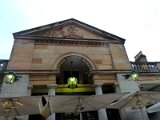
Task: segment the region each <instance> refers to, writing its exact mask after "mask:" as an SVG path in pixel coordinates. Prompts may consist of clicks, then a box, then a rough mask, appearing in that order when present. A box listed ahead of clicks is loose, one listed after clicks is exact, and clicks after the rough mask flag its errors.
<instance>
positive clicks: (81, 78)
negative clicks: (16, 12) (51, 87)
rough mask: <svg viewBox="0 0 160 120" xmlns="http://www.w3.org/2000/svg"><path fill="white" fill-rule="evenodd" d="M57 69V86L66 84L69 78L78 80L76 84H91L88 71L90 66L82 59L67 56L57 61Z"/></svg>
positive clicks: (75, 56) (90, 68)
mask: <svg viewBox="0 0 160 120" xmlns="http://www.w3.org/2000/svg"><path fill="white" fill-rule="evenodd" d="M57 69H58V70H59V72H60V74H59V75H58V76H57V81H56V82H57V84H67V80H68V78H69V77H70V76H74V77H76V78H77V79H78V84H92V79H91V75H90V71H91V70H92V69H93V68H92V65H91V64H90V63H89V62H88V61H87V60H86V59H84V58H83V57H81V56H77V55H69V56H66V57H64V58H63V59H61V60H60V61H59V64H58V65H57Z"/></svg>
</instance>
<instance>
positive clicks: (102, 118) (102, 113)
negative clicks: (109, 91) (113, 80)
mask: <svg viewBox="0 0 160 120" xmlns="http://www.w3.org/2000/svg"><path fill="white" fill-rule="evenodd" d="M102 85H103V83H97V84H95V92H96V95H102V94H103V91H102ZM98 120H108V117H107V112H106V109H105V108H102V109H99V110H98Z"/></svg>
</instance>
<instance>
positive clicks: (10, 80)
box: [4, 72, 16, 84]
mask: <svg viewBox="0 0 160 120" xmlns="http://www.w3.org/2000/svg"><path fill="white" fill-rule="evenodd" d="M4 81H5V82H6V83H7V84H12V83H14V82H15V81H16V74H15V73H14V72H9V73H6V74H5V75H4Z"/></svg>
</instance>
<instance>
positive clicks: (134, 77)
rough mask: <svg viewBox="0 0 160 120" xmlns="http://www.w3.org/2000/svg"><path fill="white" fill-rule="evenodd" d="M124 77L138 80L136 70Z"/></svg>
mask: <svg viewBox="0 0 160 120" xmlns="http://www.w3.org/2000/svg"><path fill="white" fill-rule="evenodd" d="M124 77H125V79H128V78H129V77H131V78H132V80H138V78H139V74H138V72H136V71H132V72H131V73H130V74H127V75H124Z"/></svg>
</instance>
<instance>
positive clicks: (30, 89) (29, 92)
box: [27, 85, 33, 96]
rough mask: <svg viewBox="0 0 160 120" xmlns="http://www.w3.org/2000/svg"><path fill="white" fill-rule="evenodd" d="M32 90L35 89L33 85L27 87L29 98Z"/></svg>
mask: <svg viewBox="0 0 160 120" xmlns="http://www.w3.org/2000/svg"><path fill="white" fill-rule="evenodd" d="M32 89H33V85H28V87H27V94H28V96H31V94H32Z"/></svg>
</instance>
